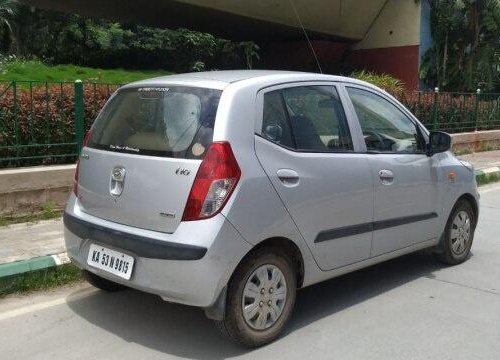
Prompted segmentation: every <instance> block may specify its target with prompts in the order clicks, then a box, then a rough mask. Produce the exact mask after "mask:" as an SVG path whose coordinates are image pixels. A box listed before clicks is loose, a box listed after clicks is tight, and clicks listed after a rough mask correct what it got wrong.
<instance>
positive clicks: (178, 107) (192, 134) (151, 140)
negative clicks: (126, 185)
mask: <svg viewBox="0 0 500 360" xmlns="http://www.w3.org/2000/svg"><path fill="white" fill-rule="evenodd" d="M221 93H222V91H221V90H215V89H205V88H191V87H180V86H173V87H143V88H132V89H123V90H119V91H118V93H117V94H116V95H115V96H113V98H111V100H110V101H109V102H108V103H107V104H106V106H105V107H104V108H103V110H102V111H101V113H100V114H99V116H98V117H97V119H96V121H95V123H94V126H93V127H92V136H91V138H90V141H89V143H88V146H89V147H92V148H97V149H102V150H108V151H116V152H125V153H132V154H139V155H151V156H164V157H175V158H187V159H189V158H192V159H197V158H202V157H203V156H204V155H205V150H206V148H207V147H208V145H210V143H211V142H212V137H213V129H214V121H215V115H216V112H217V106H218V104H219V99H220V96H221Z"/></svg>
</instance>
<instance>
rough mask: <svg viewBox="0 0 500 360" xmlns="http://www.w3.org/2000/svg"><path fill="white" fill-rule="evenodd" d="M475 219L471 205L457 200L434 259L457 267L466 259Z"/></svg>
mask: <svg viewBox="0 0 500 360" xmlns="http://www.w3.org/2000/svg"><path fill="white" fill-rule="evenodd" d="M475 227H476V219H475V214H474V210H473V208H472V205H471V204H470V202H468V201H467V200H459V201H458V202H457V204H456V205H455V206H454V208H453V210H452V211H451V214H450V217H449V218H448V221H447V223H446V228H445V230H444V233H443V235H442V237H441V241H440V243H439V245H438V248H437V252H436V253H435V255H436V258H437V259H438V260H439V261H440V262H442V263H444V264H447V265H458V264H461V263H463V262H464V261H465V260H467V259H468V257H469V253H470V249H471V246H472V242H473V240H474V230H475Z"/></svg>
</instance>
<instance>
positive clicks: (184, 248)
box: [64, 212, 207, 260]
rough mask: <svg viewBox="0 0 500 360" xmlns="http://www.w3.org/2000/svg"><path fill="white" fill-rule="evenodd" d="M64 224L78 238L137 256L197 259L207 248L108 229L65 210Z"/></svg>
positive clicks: (165, 258)
mask: <svg viewBox="0 0 500 360" xmlns="http://www.w3.org/2000/svg"><path fill="white" fill-rule="evenodd" d="M64 226H65V227H66V228H67V229H68V230H69V231H71V232H72V233H73V234H75V235H76V236H78V237H79V238H82V239H90V240H92V241H95V242H97V243H100V244H103V245H111V246H113V247H116V248H118V249H123V250H128V251H130V252H132V253H134V254H136V255H137V256H139V257H144V258H149V259H162V260H199V259H201V258H203V256H205V254H206V253H207V249H206V248H204V247H201V246H195V245H184V244H177V243H172V242H167V241H161V240H157V239H152V238H149V237H145V236H139V235H133V234H130V233H126V232H123V231H118V230H113V229H109V228H106V227H104V226H100V225H96V224H93V223H90V222H88V221H85V220H82V219H78V218H76V217H74V216H72V215H70V214H68V213H66V212H65V213H64Z"/></svg>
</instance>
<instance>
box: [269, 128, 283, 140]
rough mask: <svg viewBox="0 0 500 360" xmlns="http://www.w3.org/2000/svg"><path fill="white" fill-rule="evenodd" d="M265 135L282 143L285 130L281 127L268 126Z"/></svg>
mask: <svg viewBox="0 0 500 360" xmlns="http://www.w3.org/2000/svg"><path fill="white" fill-rule="evenodd" d="M265 133H266V135H267V137H268V138H269V139H271V140H273V141H280V140H281V138H282V137H283V129H282V128H281V126H279V125H267V126H266V130H265Z"/></svg>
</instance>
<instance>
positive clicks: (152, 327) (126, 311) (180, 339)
mask: <svg viewBox="0 0 500 360" xmlns="http://www.w3.org/2000/svg"><path fill="white" fill-rule="evenodd" d="M440 268H441V265H439V264H438V263H437V262H436V261H435V260H434V259H433V257H432V256H431V254H429V253H426V252H420V253H415V254H410V255H406V256H404V257H401V258H398V259H394V260H391V261H388V262H385V263H382V264H378V265H375V266H372V267H370V268H367V269H364V270H360V271H357V272H354V273H351V274H347V275H344V276H342V277H339V278H336V279H332V280H329V281H326V282H323V283H320V284H317V285H313V286H310V287H307V288H305V289H303V290H301V291H299V292H298V297H297V303H296V307H295V311H294V314H293V316H292V320H291V323H290V324H289V326H288V328H287V330H286V333H285V334H284V335H283V336H287V334H290V333H292V332H294V331H296V330H298V329H300V328H302V327H304V326H307V325H308V324H310V323H312V322H315V321H316V320H319V319H322V318H324V317H327V316H332V315H334V314H336V313H339V312H340V311H343V310H345V309H348V308H349V307H351V306H354V305H357V304H360V303H363V302H364V301H367V300H369V299H370V298H373V297H375V296H377V295H380V294H382V293H385V292H387V291H390V290H391V289H394V288H397V287H399V286H402V285H404V284H406V283H409V282H411V281H412V280H415V279H417V278H421V277H428V278H434V276H433V272H434V271H436V270H438V269H440ZM68 305H69V306H70V308H71V309H72V310H73V311H74V312H75V313H76V314H77V315H79V316H81V317H82V318H84V319H85V320H87V321H89V322H90V323H92V324H94V325H96V326H98V327H100V328H102V329H105V330H106V331H108V332H110V333H112V334H114V335H116V336H119V337H121V338H122V339H124V340H125V341H127V342H133V343H137V344H140V345H142V346H145V347H148V348H150V349H153V350H156V351H160V352H163V353H165V354H171V355H175V356H180V357H186V358H191V359H220V358H227V357H231V356H237V355H241V354H244V353H248V352H250V351H251V350H246V349H243V348H240V347H237V346H235V345H233V344H232V343H230V342H229V341H228V340H226V339H224V338H223V337H221V336H220V335H219V333H218V331H217V329H216V328H215V326H214V324H213V323H212V321H210V320H208V319H207V318H206V317H205V315H204V313H203V311H202V310H201V309H198V308H193V307H189V306H183V305H177V304H171V303H166V302H163V301H162V300H161V299H160V298H159V297H157V296H153V295H149V294H145V293H141V292H139V291H135V290H126V291H123V292H119V293H105V292H103V291H99V292H96V293H93V294H92V295H89V296H85V297H81V296H79V294H78V292H76V293H74V294H72V295H70V297H69V298H68ZM331 319H332V321H335V316H333V317H332V318H331ZM332 336H334V334H332Z"/></svg>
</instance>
